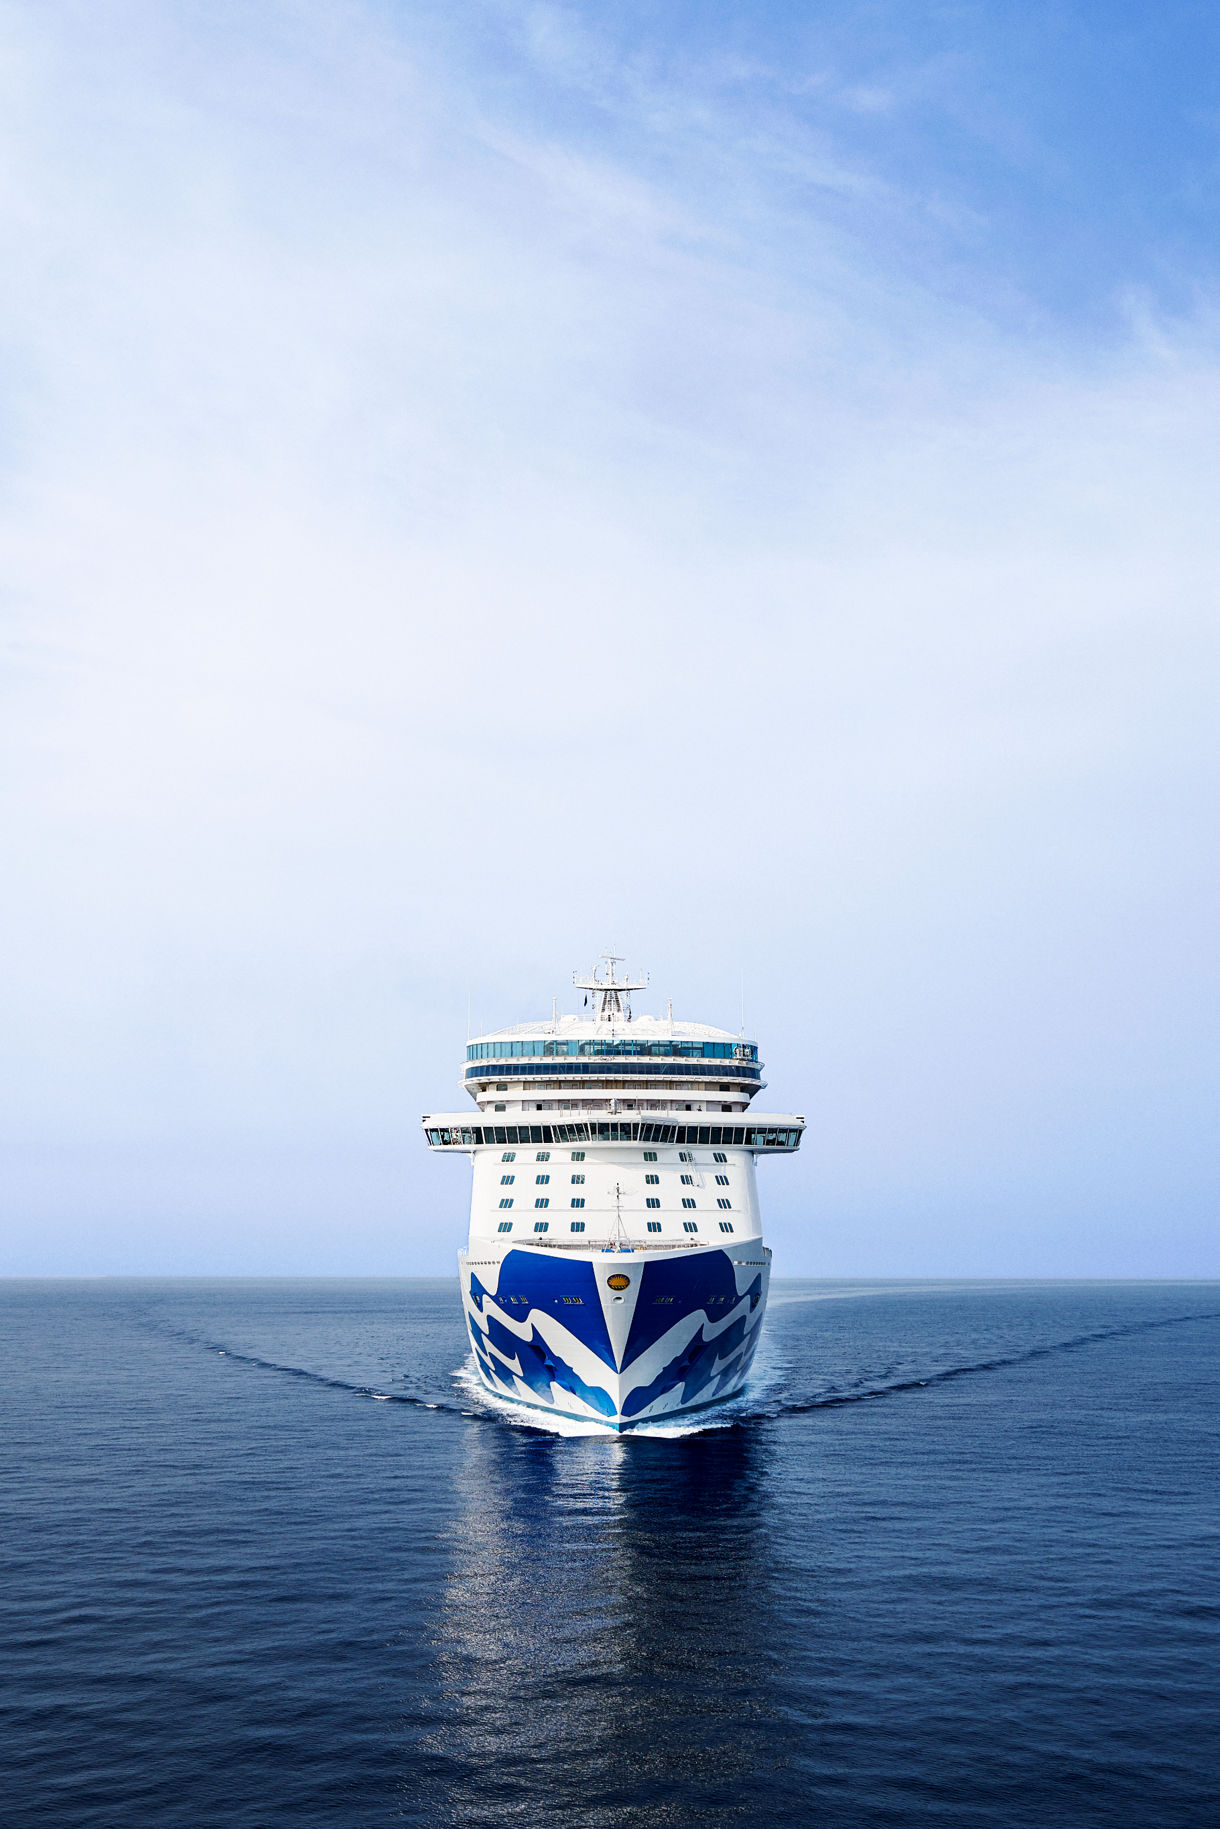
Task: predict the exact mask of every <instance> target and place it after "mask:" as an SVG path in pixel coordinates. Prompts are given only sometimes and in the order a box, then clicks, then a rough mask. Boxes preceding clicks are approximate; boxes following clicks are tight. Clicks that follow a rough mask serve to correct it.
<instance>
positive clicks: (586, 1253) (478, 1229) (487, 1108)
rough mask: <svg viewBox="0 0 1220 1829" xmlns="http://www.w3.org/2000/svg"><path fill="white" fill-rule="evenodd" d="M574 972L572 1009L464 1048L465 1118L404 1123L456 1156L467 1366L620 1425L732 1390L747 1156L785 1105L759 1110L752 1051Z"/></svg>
mask: <svg viewBox="0 0 1220 1829" xmlns="http://www.w3.org/2000/svg"><path fill="white" fill-rule="evenodd" d="M602 963H603V967H604V970H603V971H602V972H601V973H599V972H597V971H594V972H592V973H591V974H589V975H588V976H586V977H581V976H579V975H577V976H576V978H575V980H574V982H575V985H576V988H577V989H578V990H579V991H581V992H582V993H583V995H584V1005H583V1008H582V1012H581V1013H580V1014H578V1015H568V1016H561V1015H559V1014H558V1013H553V1014H552V1016H551V1019H550V1021H548V1022H542V1023H525V1024H519V1025H517V1026H516V1027H514V1028H509V1029H501V1030H498V1031H496V1032H495V1033H494V1034H490V1035H482V1036H479V1037H477V1038H476V1039H475V1040H473V1041H471V1042H469V1043H468V1044H467V1048H466V1062H465V1066H464V1074H463V1086H464V1088H465V1091H466V1092H467V1093H468V1094H469V1096H470V1098H471V1099H472V1100H473V1102H474V1105H475V1107H476V1111H475V1112H474V1113H471V1112H469V1111H467V1112H465V1113H461V1112H458V1113H453V1112H450V1113H433V1114H431V1115H429V1116H426V1117H425V1118H424V1119H423V1126H424V1130H425V1133H426V1136H427V1139H428V1143H429V1144H430V1146H431V1147H432V1148H433V1149H436V1150H440V1151H443V1152H446V1153H450V1154H462V1155H467V1156H469V1157H471V1159H472V1162H473V1170H474V1174H473V1187H472V1191H471V1202H470V1238H469V1243H468V1247H467V1249H466V1250H465V1251H463V1252H462V1253H460V1254H459V1260H458V1261H459V1270H460V1277H461V1284H462V1299H463V1305H464V1307H465V1312H466V1320H467V1325H468V1327H469V1331H470V1340H471V1345H472V1347H473V1349H474V1357H475V1362H476V1364H477V1366H478V1370H479V1376H480V1378H481V1379H482V1381H483V1383H484V1384H485V1385H486V1386H487V1388H488V1389H489V1390H490V1391H492V1392H494V1393H495V1394H496V1395H497V1396H499V1397H503V1398H510V1399H513V1400H515V1401H517V1402H519V1403H524V1404H530V1405H535V1406H538V1407H541V1408H543V1409H546V1410H551V1411H559V1412H562V1413H563V1414H565V1415H568V1416H574V1417H580V1418H584V1419H588V1420H594V1421H597V1422H600V1423H604V1424H606V1425H608V1426H609V1427H611V1428H614V1429H624V1428H628V1427H630V1426H631V1425H632V1424H633V1423H639V1422H643V1421H647V1420H654V1419H658V1418H672V1417H674V1416H675V1415H676V1414H678V1413H680V1412H682V1411H686V1410H691V1409H696V1408H698V1407H700V1406H702V1405H705V1404H709V1403H716V1402H719V1401H721V1400H722V1399H724V1398H727V1397H732V1396H734V1395H735V1394H736V1393H737V1392H738V1391H740V1389H741V1387H742V1385H743V1384H744V1382H745V1378H746V1374H747V1372H748V1371H749V1368H750V1362H751V1360H752V1358H753V1356H754V1349H755V1347H756V1345H757V1343H758V1336H759V1329H760V1327H761V1323H762V1318H763V1311H764V1309H765V1306H766V1298H767V1286H768V1278H769V1274H770V1259H771V1253H770V1252H769V1251H768V1250H767V1248H766V1246H765V1245H764V1244H763V1239H762V1218H761V1214H760V1211H759V1204H758V1190H757V1183H756V1177H755V1163H756V1161H757V1158H758V1157H759V1156H762V1155H775V1154H790V1153H791V1152H792V1151H793V1150H795V1149H796V1148H798V1146H799V1144H800V1140H801V1134H802V1132H803V1130H804V1126H805V1120H804V1118H803V1117H797V1116H792V1115H783V1116H775V1115H771V1114H768V1115H766V1116H759V1115H758V1114H756V1113H754V1112H752V1111H751V1109H750V1106H751V1102H752V1100H753V1099H754V1098H755V1096H756V1095H757V1094H758V1093H759V1092H760V1091H761V1090H762V1087H763V1080H762V1068H761V1066H760V1064H759V1060H758V1049H757V1047H756V1045H755V1044H754V1043H753V1042H750V1041H747V1040H746V1039H745V1037H744V1036H734V1035H732V1034H729V1033H728V1032H727V1031H725V1030H723V1029H714V1028H709V1027H708V1026H707V1025H706V1024H703V1023H692V1022H678V1021H675V1020H674V1017H673V1013H672V1005H671V1006H670V1011H669V1014H667V1015H666V1016H664V1017H656V1016H634V1017H633V1015H632V1011H631V993H632V992H633V991H638V990H642V989H643V988H644V983H645V982H646V981H635V982H633V981H632V980H631V979H630V978H628V977H625V976H622V977H620V976H618V975H617V969H616V968H617V967H618V966H620V965H621V964H622V961H621V960H620V959H618V958H616V957H615V956H614V955H613V954H606V955H604V957H603V961H602Z"/></svg>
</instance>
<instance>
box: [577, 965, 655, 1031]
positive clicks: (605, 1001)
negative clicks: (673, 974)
mask: <svg viewBox="0 0 1220 1829" xmlns="http://www.w3.org/2000/svg"><path fill="white" fill-rule="evenodd" d="M601 957H602V964H603V965H604V966H605V967H606V975H605V977H604V978H599V977H598V975H597V967H596V966H594V968H593V971H592V973H591V975H590V976H589V977H588V978H582V977H580V975H579V973H577V972H573V973H572V983H573V984H574V985H575V986H576V989H577V990H578V991H590V992H592V994H593V996H594V997H595V998H597V997H600V998H601V1008H600V1009H598V1010H597V1019H598V1021H599V1022H614V1021H615V1020H616V1019H618V1020H619V1021H621V1022H630V1021H631V993H632V991H642V990H643V989H644V987H645V985H646V984H647V983H648V974H647V972H645V974H644V976H643V977H642V978H640V979H636V980H634V981H633V980H632V979H631V978H626V977H625V978H616V977H615V974H614V968H615V966H616V965H622V964H624V963H625V961H624V960H622V959H620V958H619V956H618V954H617V953H613V952H609V953H603V954H602V956H601ZM594 1008H595V1009H596V1008H597V1006H596V1004H595V1005H594Z"/></svg>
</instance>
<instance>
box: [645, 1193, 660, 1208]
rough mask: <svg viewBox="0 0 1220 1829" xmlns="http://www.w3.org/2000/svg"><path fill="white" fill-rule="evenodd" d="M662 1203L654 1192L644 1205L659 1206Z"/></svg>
mask: <svg viewBox="0 0 1220 1829" xmlns="http://www.w3.org/2000/svg"><path fill="white" fill-rule="evenodd" d="M660 1204H661V1203H660V1201H659V1200H658V1199H657V1198H656V1196H655V1195H653V1194H650V1195H649V1196H648V1199H647V1200H646V1201H645V1202H644V1205H645V1206H646V1207H659V1206H660Z"/></svg>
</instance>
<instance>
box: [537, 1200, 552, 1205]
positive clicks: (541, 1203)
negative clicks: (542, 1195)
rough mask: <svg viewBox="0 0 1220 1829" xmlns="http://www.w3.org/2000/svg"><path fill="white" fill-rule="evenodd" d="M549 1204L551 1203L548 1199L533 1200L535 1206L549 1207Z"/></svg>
mask: <svg viewBox="0 0 1220 1829" xmlns="http://www.w3.org/2000/svg"><path fill="white" fill-rule="evenodd" d="M550 1204H551V1203H550V1201H549V1200H536V1201H535V1202H534V1205H535V1206H536V1207H549V1206H550Z"/></svg>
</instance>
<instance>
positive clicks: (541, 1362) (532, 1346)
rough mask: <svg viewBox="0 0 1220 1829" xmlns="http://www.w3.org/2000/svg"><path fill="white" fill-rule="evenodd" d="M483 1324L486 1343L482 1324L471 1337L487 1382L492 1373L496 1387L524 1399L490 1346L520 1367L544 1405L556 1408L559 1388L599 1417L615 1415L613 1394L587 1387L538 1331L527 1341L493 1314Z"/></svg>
mask: <svg viewBox="0 0 1220 1829" xmlns="http://www.w3.org/2000/svg"><path fill="white" fill-rule="evenodd" d="M483 1321H484V1326H485V1327H486V1329H487V1333H486V1340H482V1339H480V1337H479V1328H478V1324H477V1322H475V1321H474V1320H473V1319H471V1323H470V1334H471V1339H472V1340H473V1341H474V1349H475V1358H476V1359H477V1360H478V1363H479V1369H480V1371H481V1372H482V1373H483V1375H484V1377H485V1378H486V1377H487V1375H488V1374H489V1373H490V1375H491V1379H492V1380H493V1381H494V1382H495V1383H496V1384H499V1385H501V1386H502V1387H503V1388H504V1390H506V1391H508V1392H509V1393H510V1394H511V1395H512V1396H513V1397H519V1396H520V1392H519V1391H518V1389H517V1387H516V1385H515V1384H514V1382H513V1379H512V1377H511V1375H509V1373H508V1372H507V1371H505V1370H504V1368H502V1367H501V1365H500V1364H499V1363H498V1362H497V1361H496V1360H495V1359H494V1358H493V1356H492V1355H491V1353H490V1352H489V1351H488V1350H487V1342H489V1343H490V1344H491V1345H492V1346H494V1347H495V1348H496V1351H497V1352H499V1353H501V1354H502V1355H503V1357H504V1358H505V1359H509V1360H512V1361H513V1362H514V1363H515V1364H516V1365H517V1366H519V1367H520V1370H519V1372H518V1373H517V1377H518V1378H520V1379H521V1381H522V1383H523V1384H526V1385H528V1387H529V1389H530V1390H531V1391H532V1392H533V1393H534V1395H535V1396H536V1397H538V1398H540V1399H541V1401H542V1402H543V1403H547V1404H552V1405H553V1404H554V1402H555V1399H554V1396H553V1394H552V1390H551V1387H552V1385H558V1386H559V1389H560V1390H561V1391H568V1392H570V1393H571V1395H572V1396H573V1397H579V1398H580V1400H581V1402H582V1403H586V1404H588V1405H589V1407H590V1409H592V1410H595V1411H596V1412H597V1414H598V1415H599V1416H613V1415H615V1407H614V1399H613V1398H612V1397H611V1395H610V1393H609V1391H603V1390H602V1388H601V1386H600V1385H591V1384H586V1383H585V1381H584V1379H583V1378H582V1377H581V1376H580V1374H579V1373H578V1372H577V1371H576V1370H575V1369H574V1368H573V1367H572V1366H570V1365H569V1364H568V1363H567V1361H566V1360H565V1359H562V1358H560V1356H559V1354H558V1353H556V1352H555V1351H554V1350H553V1349H552V1348H551V1347H549V1346H548V1345H547V1343H546V1341H545V1340H544V1339H543V1338H542V1335H541V1334H540V1333H539V1332H538V1329H537V1328H536V1327H534V1326H532V1325H531V1328H530V1336H529V1338H528V1340H526V1339H522V1338H521V1336H520V1335H519V1334H514V1333H512V1332H510V1330H509V1329H508V1328H507V1327H505V1326H504V1324H503V1322H501V1321H498V1320H497V1319H496V1317H495V1315H493V1314H487V1315H484V1317H483Z"/></svg>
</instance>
